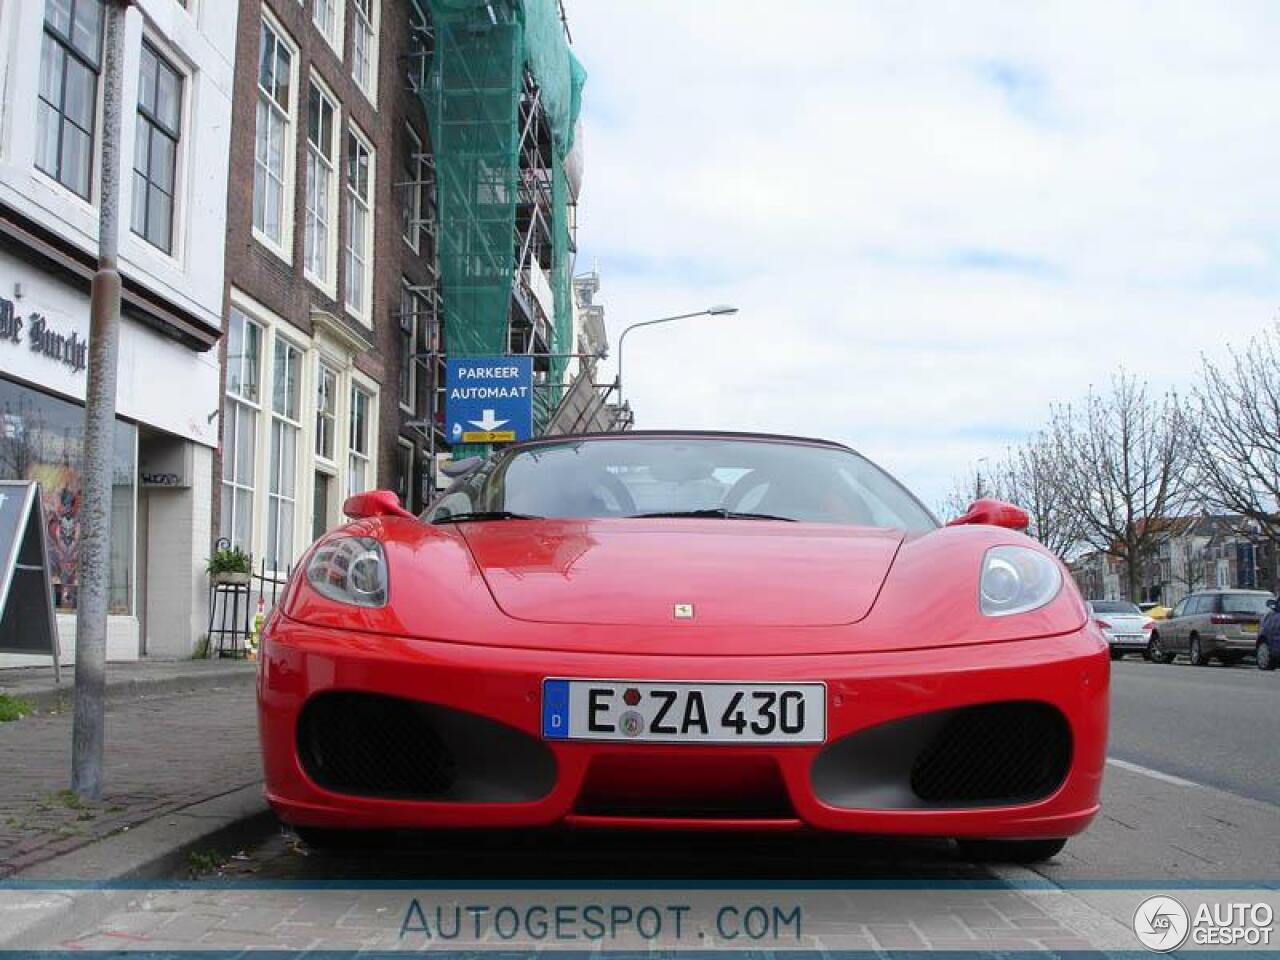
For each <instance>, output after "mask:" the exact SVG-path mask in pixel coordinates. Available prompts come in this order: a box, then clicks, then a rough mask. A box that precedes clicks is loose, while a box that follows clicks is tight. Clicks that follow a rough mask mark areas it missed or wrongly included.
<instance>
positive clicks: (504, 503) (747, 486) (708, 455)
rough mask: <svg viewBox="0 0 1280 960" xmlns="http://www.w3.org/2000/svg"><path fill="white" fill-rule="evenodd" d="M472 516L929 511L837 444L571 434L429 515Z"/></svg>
mask: <svg viewBox="0 0 1280 960" xmlns="http://www.w3.org/2000/svg"><path fill="white" fill-rule="evenodd" d="M460 515H472V516H475V517H477V518H483V519H502V518H509V517H511V516H512V515H518V516H524V517H530V516H532V517H561V518H569V517H640V516H654V515H657V516H677V517H679V516H691V517H698V516H702V517H719V518H726V519H736V518H743V519H750V518H758V519H777V520H794V521H804V522H810V523H831V524H845V525H855V526H869V527H890V528H895V529H901V530H906V531H910V532H923V531H926V530H932V529H934V528H936V527H937V521H936V520H935V519H934V518H933V516H932V515H931V514H930V513H929V511H928V510H927V509H925V507H924V506H922V505H921V504H920V502H919V501H918V500H916V499H915V497H913V496H912V495H911V494H910V493H908V492H907V490H906V489H905V488H904V487H902V486H901V485H900V484H898V483H897V481H895V480H894V479H893V478H892V477H890V476H889V475H888V474H887V473H885V472H884V471H883V470H881V469H880V468H879V467H876V466H875V465H874V464H872V463H871V462H870V461H868V460H866V459H865V458H863V457H861V456H859V455H858V454H856V453H853V452H851V451H849V450H844V449H840V448H836V447H825V446H818V445H815V444H806V443H788V442H783V441H771V440H739V439H717V438H712V437H706V438H701V437H634V436H632V437H626V438H616V439H603V438H602V439H599V440H571V441H566V442H564V443H548V444H539V445H537V446H533V447H528V448H523V449H516V450H513V451H511V452H509V453H506V454H501V455H499V456H498V457H496V458H495V459H494V460H493V461H492V462H491V463H490V464H489V465H488V466H486V467H485V468H484V469H482V470H480V471H479V472H478V473H476V474H474V475H473V476H471V477H468V478H466V479H465V480H463V481H461V482H459V483H458V484H456V485H455V486H454V487H453V488H451V489H450V490H449V491H448V492H447V493H446V494H445V495H444V496H443V497H442V498H441V499H440V500H438V501H437V502H436V503H435V504H434V505H433V506H432V508H431V509H430V510H429V511H428V512H427V514H426V519H427V520H429V521H432V522H441V521H443V520H447V519H450V518H451V517H458V516H460Z"/></svg>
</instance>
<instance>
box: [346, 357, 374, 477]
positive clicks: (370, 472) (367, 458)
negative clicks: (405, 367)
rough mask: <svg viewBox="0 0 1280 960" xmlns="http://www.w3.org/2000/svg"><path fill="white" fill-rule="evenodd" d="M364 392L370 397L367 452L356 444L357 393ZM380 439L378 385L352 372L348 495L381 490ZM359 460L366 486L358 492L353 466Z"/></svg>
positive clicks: (366, 420)
mask: <svg viewBox="0 0 1280 960" xmlns="http://www.w3.org/2000/svg"><path fill="white" fill-rule="evenodd" d="M357 393H360V394H363V395H365V396H367V397H368V398H369V406H368V413H367V414H366V416H365V421H364V424H365V431H366V435H365V438H364V441H365V442H364V446H365V449H364V451H363V452H360V451H357V450H356V444H354V443H353V442H352V441H353V440H354V439H355V438H354V437H353V433H354V429H353V427H354V423H355V412H356V394H357ZM377 437H378V386H377V384H376V383H374V382H373V381H372V380H369V379H368V378H367V377H364V376H362V375H361V374H360V373H359V372H358V371H356V370H352V371H351V380H350V386H349V388H348V390H347V469H346V471H345V472H344V475H343V484H344V486H345V489H346V494H345V495H346V496H348V497H349V496H352V495H353V494H356V493H364V492H365V491H366V490H376V489H377V488H378V458H377V456H376V455H375V454H376V452H377V450H376V444H377ZM356 461H359V462H360V463H361V464H362V465H363V466H364V469H365V485H364V487H363V488H362V489H361V490H356V489H355V485H354V484H353V483H352V482H351V473H352V470H351V468H352V466H353V464H354V463H355V462H356Z"/></svg>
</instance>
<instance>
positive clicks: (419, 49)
mask: <svg viewBox="0 0 1280 960" xmlns="http://www.w3.org/2000/svg"><path fill="white" fill-rule="evenodd" d="M431 37H432V33H431V30H430V22H429V21H428V20H427V14H426V11H425V10H424V9H423V5H422V4H421V3H419V2H418V0H412V4H411V9H410V11H409V55H408V57H407V58H406V60H407V63H406V77H407V79H408V81H409V89H411V90H412V91H413V92H414V93H420V92H422V91H423V90H425V89H426V87H427V77H428V75H429V73H428V70H429V67H430V66H431Z"/></svg>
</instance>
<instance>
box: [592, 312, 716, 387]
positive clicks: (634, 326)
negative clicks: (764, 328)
mask: <svg viewBox="0 0 1280 960" xmlns="http://www.w3.org/2000/svg"><path fill="white" fill-rule="evenodd" d="M710 313H711V311H710V310H698V311H695V312H694V313H681V314H677V315H676V316H674V317H660V318H658V319H657V320H643V321H641V322H640V323H633V324H631V326H629V327H627V328H626V329H625V330H623V331H622V335H621V336H619V337H618V375H617V377H616V378H615V382H616V383H617V385H618V405H619V406H621V405H622V346H623V344H625V343H626V342H627V334H628V333H630V332H631V331H632V330H635V329H637V328H639V327H652V326H653V325H654V324H658V323H670V322H671V321H672V320H687V319H689V318H690V317H705V316H707V315H708V314H710Z"/></svg>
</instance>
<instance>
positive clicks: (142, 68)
mask: <svg viewBox="0 0 1280 960" xmlns="http://www.w3.org/2000/svg"><path fill="white" fill-rule="evenodd" d="M104 11H105V8H104V4H103V2H102V0H19V2H11V3H0V50H3V51H5V53H4V56H3V57H2V58H0V90H3V91H4V95H3V97H0V238H2V239H0V371H3V372H2V373H0V478H4V479H21V480H38V481H39V482H40V483H41V485H42V489H43V495H44V506H45V512H46V516H47V518H48V524H49V534H50V547H51V552H52V568H53V569H52V574H53V581H54V596H55V602H56V604H57V608H58V613H59V624H60V631H59V632H60V635H61V641H62V649H63V654H64V657H65V658H67V659H71V658H72V655H73V648H74V640H75V631H74V622H75V621H74V617H75V611H76V606H77V594H78V588H79V580H80V577H79V570H78V567H77V565H78V562H79V558H78V550H79V543H80V521H81V517H80V511H81V485H82V480H81V447H82V438H83V426H84V410H83V401H84V395H85V384H86V377H87V370H86V361H87V342H88V336H89V283H90V278H91V276H92V274H93V271H94V269H95V266H96V261H97V246H98V218H99V205H100V196H99V185H100V176H101V173H102V170H101V165H102V97H103V54H104V39H105V38H104V32H105V31H104V26H105V16H104ZM236 24H237V2H236V0H217V2H208V0H205V2H201V3H199V4H189V3H188V4H183V3H175V2H174V0H134V3H133V4H132V5H131V6H130V7H129V8H128V9H127V11H126V14H125V36H124V64H123V78H122V79H123V91H122V93H123V110H122V123H121V137H122V144H121V146H122V150H121V170H120V171H119V181H120V202H121V207H120V209H121V218H120V219H121V223H120V269H121V273H122V275H123V280H124V297H123V321H122V324H121V329H120V360H119V383H118V391H117V400H116V403H117V423H116V434H115V469H114V487H113V500H112V511H111V529H112V533H111V567H110V592H109V608H110V614H109V617H108V624H107V655H108V657H109V658H111V659H116V660H118V659H133V658H136V657H138V656H139V655H141V654H144V653H147V654H152V655H161V656H166V655H167V656H186V655H189V654H190V653H191V650H192V647H193V644H194V643H195V640H196V638H197V637H198V636H199V634H201V633H202V632H203V631H204V629H205V626H206V620H205V617H206V609H205V607H206V599H205V598H206V589H207V584H206V579H205V574H204V564H205V558H206V557H207V556H208V553H209V543H210V534H211V516H210V502H211V494H212V490H211V477H212V465H213V460H214V448H215V447H216V446H217V443H218V418H217V410H218V407H219V403H218V392H219V391H218V353H217V349H216V346H217V343H218V338H219V336H220V333H221V329H222V318H223V293H224V287H223V242H224V237H225V236H226V215H227V183H228V164H227V156H228V148H229V137H230V130H231V114H232V88H233V80H234V78H233V74H232V69H231V64H232V62H233V61H234V59H235V44H236ZM246 169H247V168H246ZM19 662H22V660H21V658H16V657H7V656H0V666H3V665H12V664H15V663H19Z"/></svg>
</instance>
